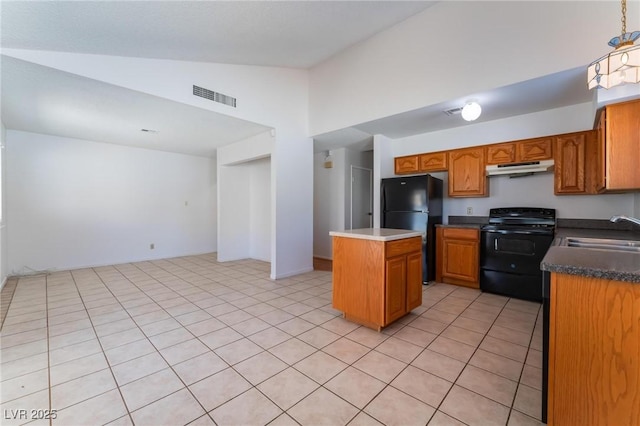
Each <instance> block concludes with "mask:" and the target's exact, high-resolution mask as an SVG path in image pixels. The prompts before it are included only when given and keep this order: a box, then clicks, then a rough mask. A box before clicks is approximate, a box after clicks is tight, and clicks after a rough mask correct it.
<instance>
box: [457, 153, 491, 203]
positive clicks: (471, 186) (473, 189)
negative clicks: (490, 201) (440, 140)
mask: <svg viewBox="0 0 640 426" xmlns="http://www.w3.org/2000/svg"><path fill="white" fill-rule="evenodd" d="M487 188H488V183H487V176H486V170H485V147H476V148H465V149H457V150H454V151H451V152H450V153H449V196H450V197H486V196H487V195H488V191H487Z"/></svg>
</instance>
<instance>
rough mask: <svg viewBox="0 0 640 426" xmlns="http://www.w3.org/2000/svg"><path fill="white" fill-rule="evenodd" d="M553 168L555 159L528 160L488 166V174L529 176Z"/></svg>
mask: <svg viewBox="0 0 640 426" xmlns="http://www.w3.org/2000/svg"><path fill="white" fill-rule="evenodd" d="M552 170H553V160H543V161H527V162H526V163H510V164H498V165H496V166H487V176H501V175H508V176H509V177H519V176H528V175H532V174H534V173H544V172H550V171H552Z"/></svg>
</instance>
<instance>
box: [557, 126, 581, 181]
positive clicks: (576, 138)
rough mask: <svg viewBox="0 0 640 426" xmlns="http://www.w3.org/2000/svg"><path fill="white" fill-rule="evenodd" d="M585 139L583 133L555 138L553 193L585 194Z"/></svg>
mask: <svg viewBox="0 0 640 426" xmlns="http://www.w3.org/2000/svg"><path fill="white" fill-rule="evenodd" d="M586 152H587V139H586V135H585V134H584V133H581V134H572V135H567V136H559V137H557V138H556V159H555V179H554V180H555V193H556V194H584V193H586V192H587V181H586V174H585V171H586V164H587V157H586Z"/></svg>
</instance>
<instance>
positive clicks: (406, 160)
mask: <svg viewBox="0 0 640 426" xmlns="http://www.w3.org/2000/svg"><path fill="white" fill-rule="evenodd" d="M418 166H419V162H418V156H417V155H407V156H405V157H396V158H395V159H394V171H395V174H397V175H402V174H411V173H418V172H419V171H420V170H419V168H418Z"/></svg>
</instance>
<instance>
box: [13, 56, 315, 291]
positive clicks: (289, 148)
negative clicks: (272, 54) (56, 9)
mask: <svg viewBox="0 0 640 426" xmlns="http://www.w3.org/2000/svg"><path fill="white" fill-rule="evenodd" d="M2 53H3V54H5V55H9V56H12V57H15V58H18V59H22V60H25V61H30V62H34V63H37V64H41V65H44V66H49V67H53V68H56V69H60V70H63V71H67V72H71V73H74V74H78V75H82V76H85V77H89V78H93V79H97V80H100V81H105V82H108V83H111V84H115V85H118V86H122V87H126V88H130V89H133V90H137V91H140V92H144V93H149V94H152V95H155V96H160V97H163V98H166V99H170V100H174V101H177V102H182V103H185V104H188V105H193V106H197V107H200V108H204V109H208V110H212V111H215V112H219V113H222V114H227V115H230V116H234V117H238V118H242V119H245V120H248V121H252V122H255V123H260V124H263V125H266V126H269V127H272V128H274V129H275V133H276V135H277V136H276V137H275V142H274V145H273V155H272V156H271V161H272V188H273V191H274V192H273V198H272V200H271V201H272V204H271V205H272V207H271V208H272V215H271V221H272V224H271V229H272V247H271V253H272V254H271V278H273V279H276V278H282V277H287V276H290V275H296V274H299V273H303V272H306V271H310V270H312V269H313V141H312V140H311V138H309V137H308V136H307V135H308V114H309V109H308V103H309V98H308V92H309V87H308V72H307V70H299V69H291V68H275V67H260V66H247V65H229V64H213V63H202V62H189V61H172V60H159V59H144V58H131V57H116V56H104V55H87V54H75V53H64V52H51V51H34V50H23V49H3V52H2ZM193 84H196V85H199V86H202V87H206V88H210V89H212V90H215V91H219V92H221V93H225V94H228V95H230V96H233V97H236V98H237V99H238V107H237V108H229V107H226V106H223V105H219V104H216V103H215V102H211V101H208V100H205V99H202V98H199V97H197V96H193V94H192V85H193ZM246 160H247V158H245V159H242V160H241V161H246ZM228 182H229V181H225V180H221V179H220V176H218V190H219V191H223V189H224V188H223V187H224V186H225V185H228ZM225 206H226V207H223V208H228V209H234V206H233V205H227V204H225ZM218 215H219V220H221V219H223V217H222V216H221V214H220V211H218ZM219 254H220V253H219ZM223 257H224V256H223Z"/></svg>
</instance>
